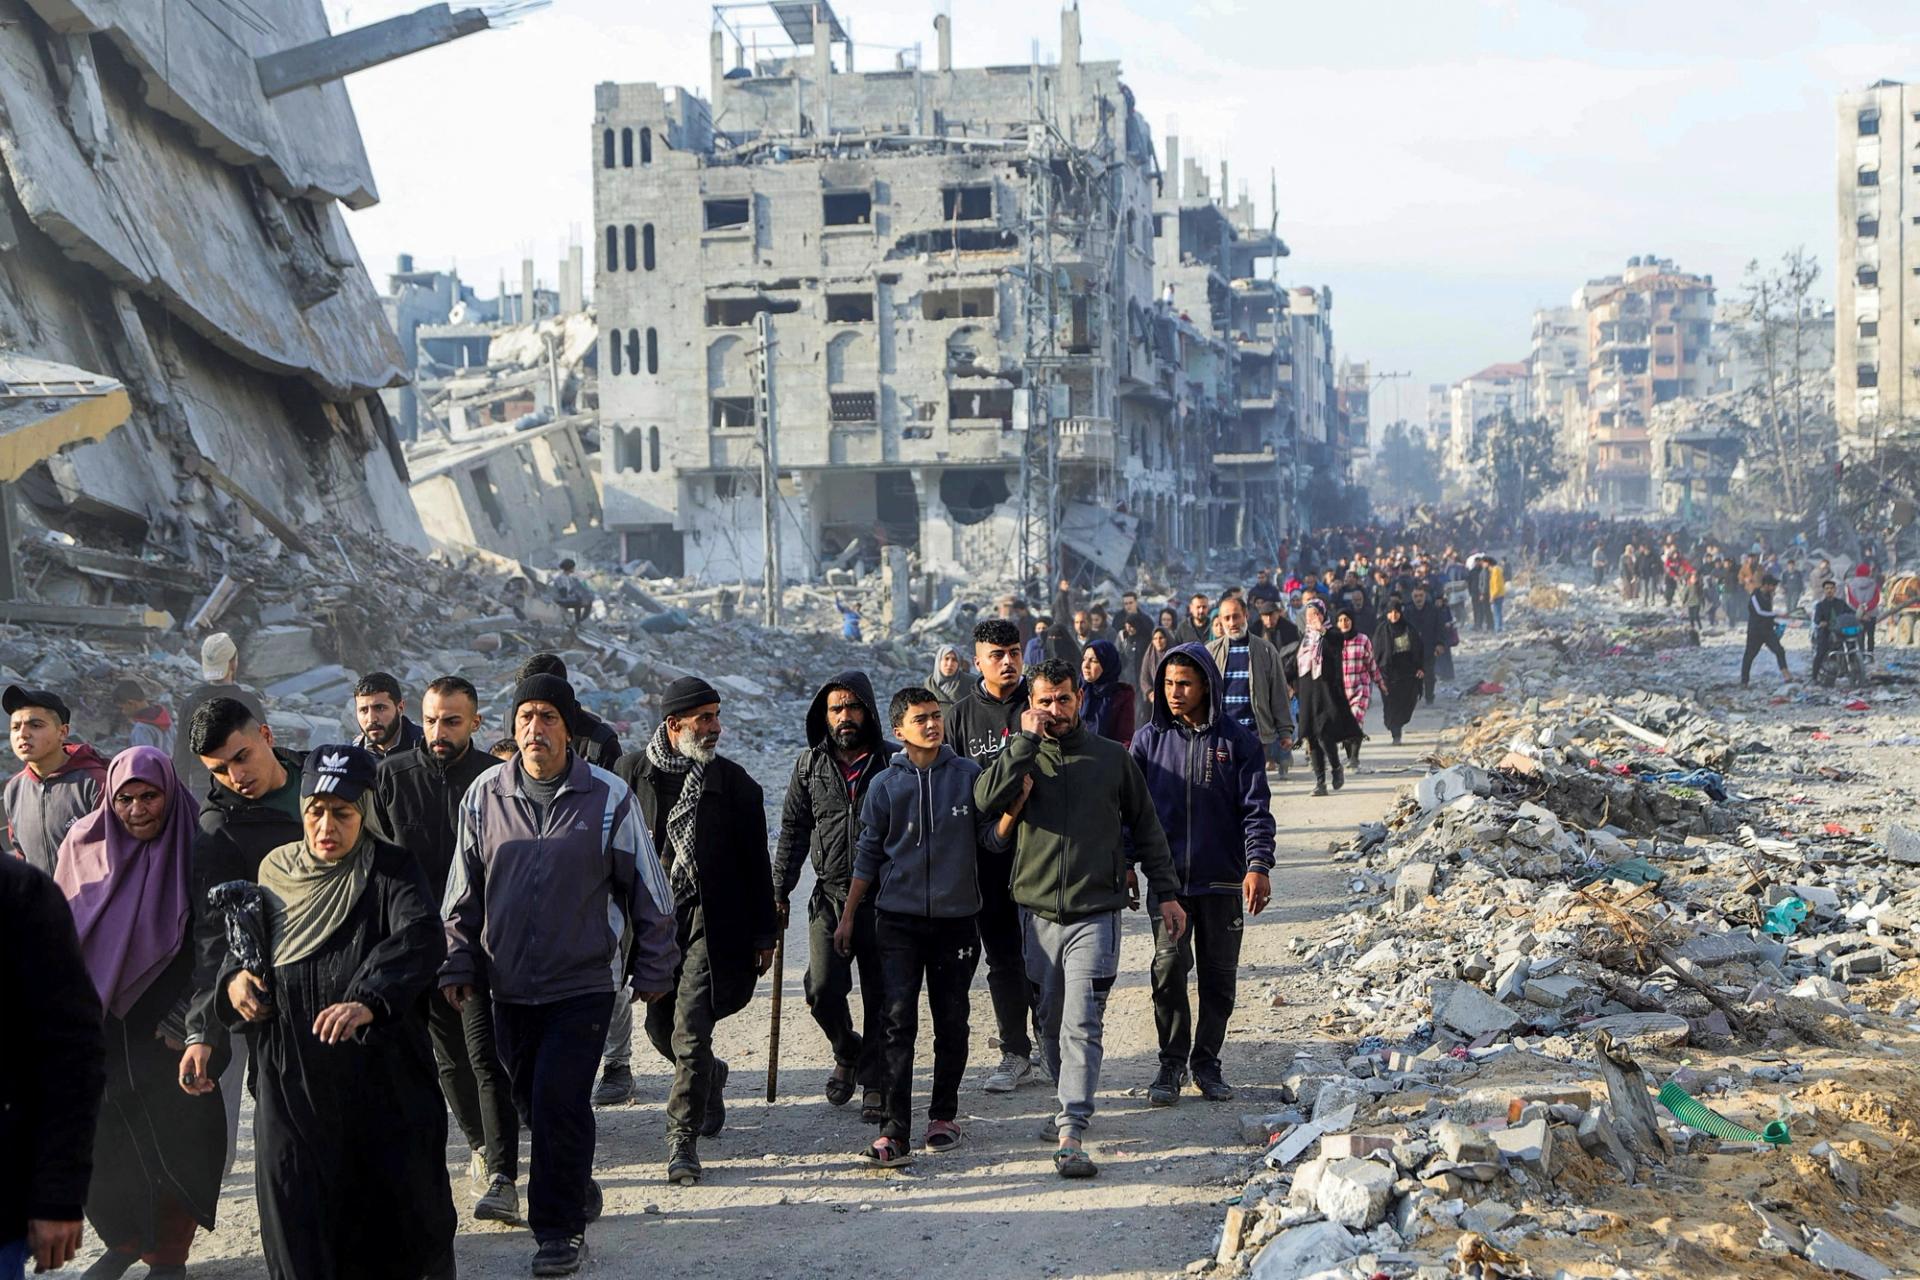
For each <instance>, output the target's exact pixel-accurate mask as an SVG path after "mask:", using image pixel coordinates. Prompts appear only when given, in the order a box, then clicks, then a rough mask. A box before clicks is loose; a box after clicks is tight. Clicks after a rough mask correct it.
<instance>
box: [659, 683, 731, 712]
mask: <svg viewBox="0 0 1920 1280" xmlns="http://www.w3.org/2000/svg"><path fill="white" fill-rule="evenodd" d="M718 701H720V691H719V690H718V689H716V688H714V687H713V686H712V685H710V684H708V683H707V682H706V681H705V680H702V679H701V678H700V677H699V676H681V677H680V678H679V679H678V680H675V681H674V682H673V683H672V684H670V685H668V686H667V689H666V692H665V693H662V694H661V695H660V716H661V718H662V719H665V718H666V717H667V716H677V715H683V714H685V713H686V712H688V711H691V710H693V709H694V708H695V707H704V706H709V705H711V704H713V703H716V702H718Z"/></svg>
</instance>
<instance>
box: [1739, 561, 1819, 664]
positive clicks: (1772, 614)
mask: <svg viewBox="0 0 1920 1280" xmlns="http://www.w3.org/2000/svg"><path fill="white" fill-rule="evenodd" d="M1828 581H1829V582H1831V581H1832V579H1831V578H1829V579H1828ZM1779 585H1780V584H1779V583H1778V582H1776V581H1775V580H1774V577H1773V575H1772V574H1767V575H1766V576H1765V577H1763V578H1761V579H1760V585H1759V586H1758V587H1756V588H1754V591H1753V593H1752V594H1751V595H1749V596H1748V597H1747V648H1746V652H1744V653H1743V654H1741V655H1740V684H1741V686H1742V687H1745V686H1746V685H1747V684H1748V683H1749V682H1750V681H1751V680H1752V679H1753V660H1754V659H1755V658H1757V657H1759V656H1760V650H1762V649H1767V650H1770V651H1771V652H1772V653H1773V657H1774V661H1776V662H1778V663H1779V664H1780V682H1781V683H1782V684H1785V683H1787V682H1788V681H1790V680H1792V679H1793V673H1792V672H1790V671H1788V670H1787V651H1786V650H1785V649H1783V648H1781V647H1780V633H1779V627H1780V625H1781V623H1780V621H1779V619H1780V618H1781V616H1782V612H1783V611H1782V610H1780V609H1776V608H1775V607H1774V604H1773V589H1774V588H1775V587H1777V586H1779ZM1823 593H1824V591H1823Z"/></svg>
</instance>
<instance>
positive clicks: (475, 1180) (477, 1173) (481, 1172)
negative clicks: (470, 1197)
mask: <svg viewBox="0 0 1920 1280" xmlns="http://www.w3.org/2000/svg"><path fill="white" fill-rule="evenodd" d="M467 1185H468V1186H469V1187H472V1188H473V1194H475V1195H477V1196H483V1195H485V1194H487V1189H488V1188H489V1187H490V1186H492V1185H493V1171H492V1170H490V1169H488V1168H487V1157H486V1156H485V1155H483V1154H481V1153H480V1152H478V1151H476V1152H474V1153H473V1154H472V1155H470V1156H468V1157H467Z"/></svg>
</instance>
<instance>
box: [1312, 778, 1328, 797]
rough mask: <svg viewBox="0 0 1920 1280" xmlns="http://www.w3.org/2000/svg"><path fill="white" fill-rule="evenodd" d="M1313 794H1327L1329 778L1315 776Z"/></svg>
mask: <svg viewBox="0 0 1920 1280" xmlns="http://www.w3.org/2000/svg"><path fill="white" fill-rule="evenodd" d="M1313 794H1315V795H1317V796H1324V795H1326V794H1327V780H1326V779H1325V778H1315V779H1314V780H1313Z"/></svg>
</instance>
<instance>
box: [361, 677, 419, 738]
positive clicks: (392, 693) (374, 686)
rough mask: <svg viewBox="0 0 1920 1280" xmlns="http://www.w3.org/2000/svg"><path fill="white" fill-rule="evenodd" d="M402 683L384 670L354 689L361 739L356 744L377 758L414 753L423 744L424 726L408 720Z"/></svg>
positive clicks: (362, 680) (367, 678)
mask: <svg viewBox="0 0 1920 1280" xmlns="http://www.w3.org/2000/svg"><path fill="white" fill-rule="evenodd" d="M405 708H406V695H405V694H403V693H401V692H400V682H399V681H398V680H395V679H394V678H393V677H392V676H390V675H388V674H387V673H386V672H384V671H374V672H370V673H368V674H367V675H365V676H362V677H361V678H360V683H359V684H357V685H355V686H354V687H353V718H354V719H355V720H357V721H358V722H359V724H360V736H359V737H357V738H355V739H354V740H353V745H354V746H356V747H359V748H360V749H361V750H362V751H368V752H372V753H373V755H374V756H376V757H384V756H389V755H392V754H393V753H395V752H397V751H411V750H413V749H414V748H415V747H417V746H419V745H420V726H419V725H417V724H415V723H414V722H413V721H412V720H410V719H409V718H408V717H407V713H406V710H405Z"/></svg>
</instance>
